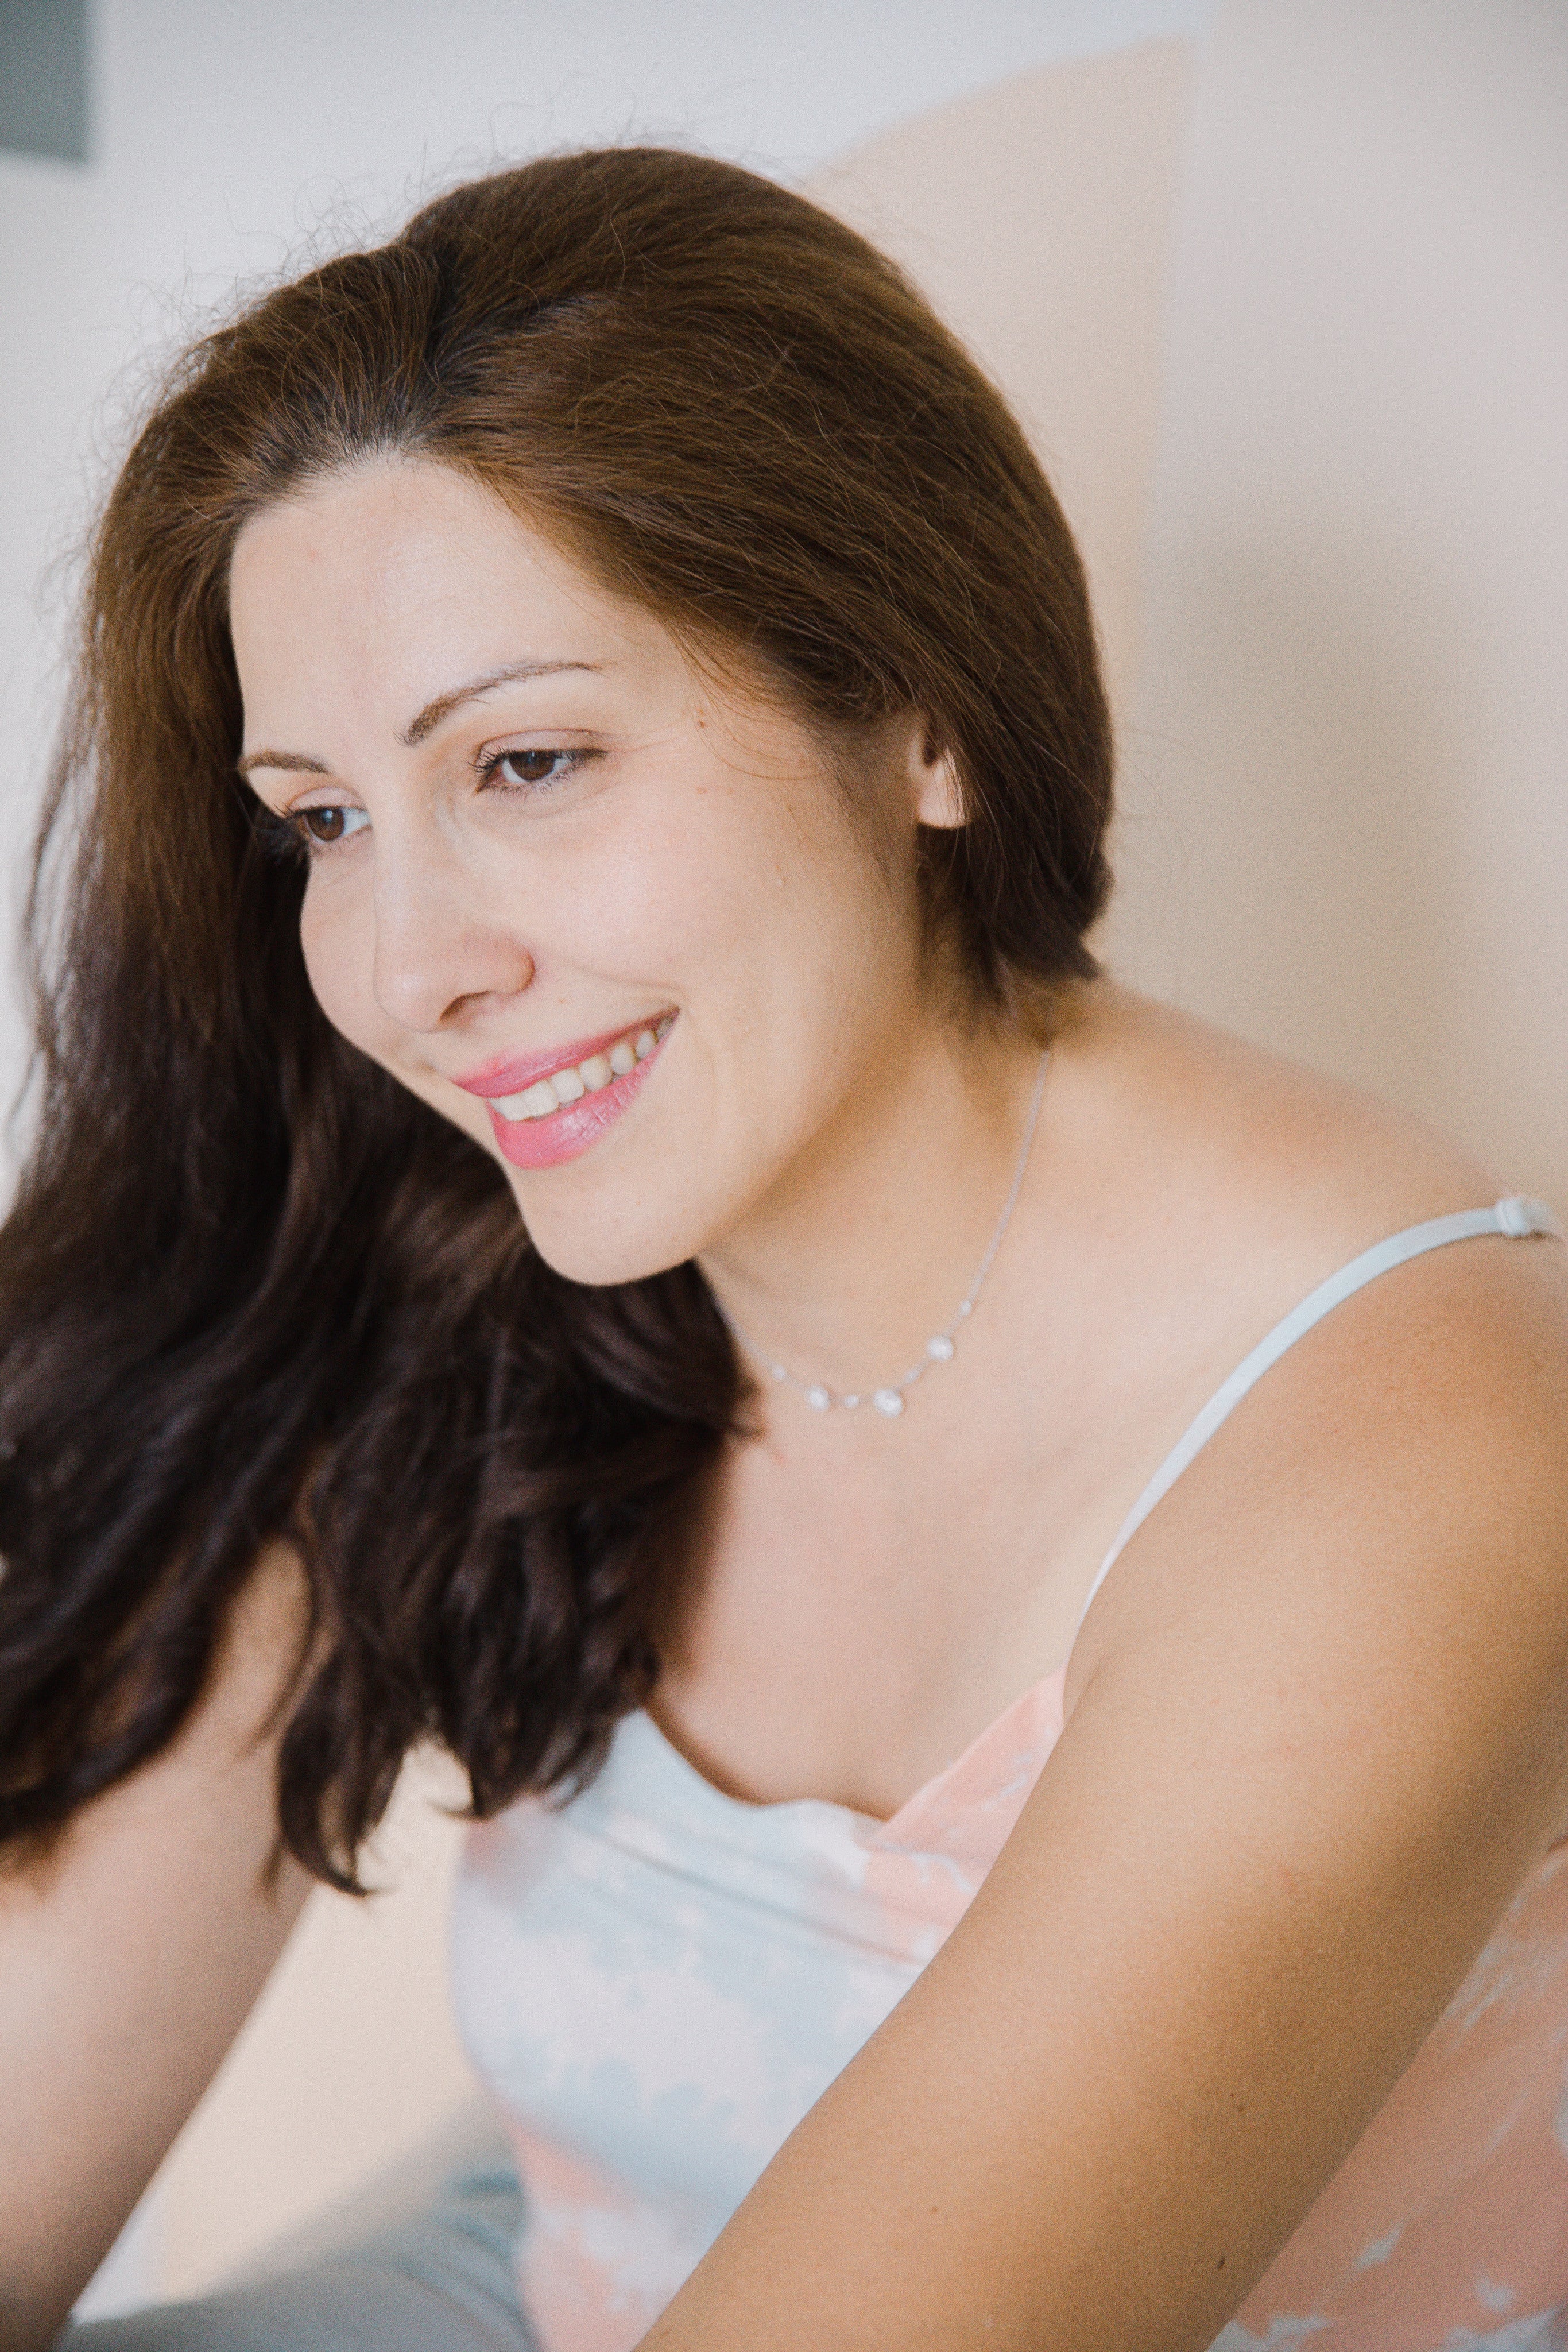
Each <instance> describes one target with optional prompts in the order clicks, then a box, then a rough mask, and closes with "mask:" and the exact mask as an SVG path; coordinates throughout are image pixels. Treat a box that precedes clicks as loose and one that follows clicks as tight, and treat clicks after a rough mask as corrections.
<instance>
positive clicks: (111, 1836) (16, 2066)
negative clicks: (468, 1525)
mask: <svg viewBox="0 0 1568 2352" xmlns="http://www.w3.org/2000/svg"><path fill="white" fill-rule="evenodd" d="M303 1622H304V1617H303V1593H302V1579H301V1576H300V1574H299V1571H298V1563H297V1562H296V1561H295V1560H294V1559H293V1556H292V1554H290V1553H289V1552H287V1550H286V1549H284V1548H283V1547H281V1546H278V1547H276V1548H275V1549H274V1551H273V1552H272V1553H270V1554H268V1555H267V1556H264V1558H263V1559H262V1560H261V1561H260V1562H259V1563H258V1567H257V1570H256V1575H255V1576H254V1577H253V1579H252V1580H251V1581H250V1584H249V1586H248V1587H247V1590H246V1592H245V1594H244V1595H243V1597H242V1600H241V1601H240V1603H239V1605H238V1606H237V1608H236V1610H235V1615H234V1619H233V1621H232V1622H231V1625H230V1628H229V1633H228V1636H227V1640H226V1642H225V1650H224V1653H223V1655H222V1657H221V1658H220V1661H219V1664H218V1667H217V1670H216V1672H215V1674H214V1678H213V1681H212V1684H211V1685H210V1687H209V1690H208V1692H207V1695H206V1696H205V1698H204V1701H203V1702H202V1704H201V1705H200V1706H199V1707H198V1708H197V1710H196V1713H195V1715H194V1716H193V1718H192V1720H191V1722H190V1723H189V1724H188V1726H187V1727H186V1728H185V1730H184V1732H183V1734H182V1735H181V1737H180V1738H179V1739H178V1740H177V1741H176V1742H175V1744H174V1746H173V1747H172V1748H170V1749H168V1750H167V1751H166V1752H165V1753H164V1754H163V1755H162V1756H160V1757H158V1758H157V1759H154V1761H153V1762H152V1763H151V1764H149V1765H146V1766H144V1767H143V1768H142V1769H141V1771H139V1772H138V1773H136V1774H135V1775H134V1776H133V1777H132V1778H131V1779H130V1780H126V1781H124V1782H122V1783H121V1784H120V1785H119V1786H117V1787H115V1788H113V1789H111V1790H109V1791H108V1792H107V1794H105V1795H104V1796H102V1797H100V1798H99V1799H98V1800H97V1801H95V1802H94V1803H93V1804H91V1805H89V1806H88V1807H87V1808H86V1809H85V1810H84V1811H83V1812H81V1813H80V1814H79V1815H78V1817H77V1818H76V1820H75V1821H73V1822H71V1823H70V1824H69V1825H68V1829H67V1830H66V1831H65V1832H64V1833H63V1835H62V1837H61V1839H60V1841H59V1843H58V1844H57V1846H56V1847H55V1848H53V1849H52V1850H51V1851H50V1853H48V1855H47V1857H46V1858H45V1860H44V1861H43V1862H42V1863H40V1864H30V1865H20V1864H15V1863H13V1864H10V1865H9V1866H8V1867H7V1869H6V1870H5V1873H4V1874H0V1980H3V1982H4V1986H5V1998H4V2001H3V2002H0V2082H4V2084H5V2097H4V2100H3V2101H0V2336H3V2337H4V2340H5V2342H6V2343H7V2344H14V2345H16V2346H17V2347H22V2346H26V2345H33V2344H37V2345H40V2346H41V2345H44V2344H47V2343H50V2342H52V2341H53V2338H54V2336H55V2333H56V2330H57V2328H58V2326H59V2325H60V2323H61V2321H62V2320H63V2319H64V2317H65V2315H66V2312H67V2310H68V2307H69V2305H70V2303H71V2302H72V2300H73V2299H74V2297H75V2295H76V2294H77V2293H78V2291H79V2289H80V2288H81V2286H82V2285H83V2284H85V2283H86V2280H87V2278H88V2277H89V2275H90V2273H91V2272H92V2271H93V2270H94V2269H95V2268H96V2266H97V2264H98V2263H99V2260H100V2259H101V2257H102V2255H103V2253H104V2252H106V2251H107V2249H108V2247H109V2245H110V2242H111V2241H112V2239H113V2238H114V2236H115V2234H116V2232H117V2231H118V2230H119V2228H120V2224H121V2222H122V2221H124V2219H125V2217H126V2215H127V2213H128V2212H129V2211H130V2210H131V2206H132V2205H133V2204H134V2202H135V2200H136V2199H137V2197H138V2196H139V2195H140V2193H141V2189H142V2188H143V2186H144V2185H145V2183H146V2181H147V2180H148V2179H149V2178H150V2177H151V2175H152V2172H153V2170H154V2169H155V2168H156V2167H157V2165H158V2163H159V2161H160V2159H161V2158H162V2155H163V2153H164V2151H165V2149H166V2148H167V2147H168V2146H169V2144H170V2142H171V2141H172V2138H173V2137H174V2135H175V2133H176V2132H177V2131H178V2130H179V2128H180V2126H181V2125H182V2124H183V2121H184V2119H185V2117H186V2116H187V2115H188V2114H189V2112H190V2110H191V2109H192V2107H193V2105H195V2102H196V2100H197V2099H198V2098H199V2097H200V2095H201V2094H202V2092H203V2090H204V2088H205V2086H206V2084H207V2082H208V2081H209V2079H210V2078H211V2076H212V2074H213V2073H214V2069H215V2068H216V2066H217V2064H218V2062H219V2061H220V2059H221V2058H222V2057H223V2054H224V2053H225V2050H226V2049H227V2047H228V2045H229V2042H231V2041H232V2040H233V2038H234V2035H235V2032H236V2031H237V2030H238V2028H239V2026H240V2024H241V2023H242V2021H243V2020H244V2018H245V2016H246V2012H247V2011H248V2010H249V2008H250V2006H251V2003H252V2002H253V2001H254V2000H255V1998H256V1993H257V1992H258V1991H259V1990H260V1988H261V1986H262V1984H263V1983H264V1982H265V1980H266V1978H267V1972H268V1970H269V1969H270V1968H271V1966H272V1963H273V1961H274V1959H275V1958H277V1953H278V1951H279V1949H280V1948H281V1947H282V1944H283V1942H284V1939H285V1937H287V1933H288V1930H289V1928H290V1927H291V1926H292V1925H293V1922H294V1920H295V1918H296V1916H298V1910H299V1906H300V1905H301V1904H302V1902H303V1901H304V1898H305V1895H306V1892H307V1890H308V1879H307V1877H306V1874H305V1873H304V1872H303V1871H302V1870H300V1869H299V1868H298V1865H297V1864H293V1863H292V1862H285V1863H284V1864H282V1865H281V1866H275V1860H276V1849H277V1805H276V1798H275V1790H274V1778H275V1770H276V1762H277V1729H278V1727H277V1723H276V1722H275V1720H274V1719H273V1718H274V1714H275V1708H276V1703H277V1698H278V1696H279V1693H280V1689H281V1687H282V1685H283V1683H284V1680H285V1678H286V1677H287V1674H288V1671H289V1669H290V1667H291V1665H292V1663H293V1660H294V1657H295V1655H296V1654H297V1648H298V1639H299V1634H300V1632H301V1630H302V1626H303Z"/></svg>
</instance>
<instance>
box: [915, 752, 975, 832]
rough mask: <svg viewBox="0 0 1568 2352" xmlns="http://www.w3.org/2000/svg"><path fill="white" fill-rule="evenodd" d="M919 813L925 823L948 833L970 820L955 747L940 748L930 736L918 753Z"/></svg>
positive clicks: (917, 797) (917, 791) (917, 795)
mask: <svg viewBox="0 0 1568 2352" xmlns="http://www.w3.org/2000/svg"><path fill="white" fill-rule="evenodd" d="M915 817H916V819H917V820H918V822H919V823H920V824H928V825H932V826H934V827H936V829H937V830H938V831H941V832H944V833H953V832H956V830H957V828H958V827H959V826H960V825H961V824H966V823H967V814H966V812H965V808H964V795H963V792H962V790H961V788H960V786H959V782H958V770H957V764H956V761H955V760H954V758H953V754H952V753H951V751H944V750H938V749H937V748H936V744H935V743H934V741H933V740H932V739H931V738H930V737H929V736H928V737H927V738H926V740H925V742H924V743H923V744H922V746H921V748H920V752H919V757H918V763H917V767H916V773H915Z"/></svg>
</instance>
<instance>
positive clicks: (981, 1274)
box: [719, 1045, 1051, 1421]
mask: <svg viewBox="0 0 1568 2352" xmlns="http://www.w3.org/2000/svg"><path fill="white" fill-rule="evenodd" d="M1050 1064H1051V1048H1050V1046H1049V1045H1048V1046H1047V1047H1046V1049H1045V1051H1044V1053H1043V1054H1042V1055H1040V1076H1038V1077H1037V1078H1036V1080H1035V1082H1034V1099H1033V1101H1032V1102H1031V1103H1030V1109H1029V1124H1028V1126H1027V1127H1026V1128H1025V1129H1024V1132H1023V1144H1022V1147H1021V1149H1020V1150H1019V1160H1018V1166H1017V1167H1016V1168H1015V1169H1014V1170H1013V1181H1012V1183H1011V1185H1010V1186H1009V1190H1008V1197H1007V1199H1006V1200H1005V1201H1004V1202H1003V1203H1002V1213H1001V1215H1000V1216H999V1217H998V1219H997V1229H996V1232H995V1233H994V1234H992V1235H991V1238H990V1240H989V1242H988V1244H987V1247H986V1255H985V1256H984V1257H983V1258H982V1259H981V1260H980V1263H979V1265H977V1267H976V1269H975V1278H974V1280H973V1281H972V1282H971V1283H970V1285H969V1287H968V1289H967V1291H966V1292H965V1293H964V1296H963V1297H962V1298H961V1299H960V1301H959V1302H958V1311H957V1313H956V1315H955V1316H954V1318H953V1320H952V1321H951V1322H950V1323H948V1324H946V1325H945V1326H944V1327H943V1328H942V1329H941V1330H940V1331H937V1332H936V1333H935V1334H934V1335H933V1337H932V1338H931V1339H927V1341H926V1342H925V1355H924V1356H923V1357H922V1358H921V1360H920V1361H919V1363H917V1364H911V1366H910V1368H909V1370H907V1371H906V1372H905V1373H904V1376H903V1378H902V1379H901V1380H896V1381H887V1382H886V1383H885V1385H884V1386H883V1387H882V1388H879V1389H873V1390H872V1391H871V1396H870V1399H869V1402H871V1403H872V1404H873V1406H874V1407H875V1409H876V1411H877V1412H880V1413H882V1414H883V1416H884V1417H885V1418H886V1419H887V1420H888V1421H896V1420H897V1419H898V1416H899V1414H900V1413H901V1412H903V1411H904V1398H905V1397H906V1396H907V1395H908V1393H909V1391H910V1390H911V1389H912V1388H913V1387H914V1386H915V1381H919V1380H924V1379H925V1375H926V1373H927V1372H928V1371H929V1370H931V1367H932V1365H933V1364H950V1363H951V1362H952V1360H953V1356H954V1351H955V1346H956V1340H957V1337H958V1333H959V1331H960V1330H961V1328H963V1326H964V1324H965V1323H966V1322H967V1319H968V1318H969V1317H970V1316H971V1315H972V1314H973V1313H974V1311H975V1307H976V1303H977V1300H978V1298H979V1296H980V1293H981V1291H982V1290H983V1289H984V1288H985V1285H986V1276H987V1275H988V1274H989V1272H990V1270H991V1267H992V1266H993V1265H994V1264H995V1263H996V1255H997V1252H998V1250H999V1249H1000V1247H1001V1245H1002V1236H1003V1234H1005V1233H1006V1232H1007V1229H1008V1227H1009V1224H1010V1223H1012V1213H1013V1211H1014V1210H1015V1209H1016V1208H1017V1207H1018V1199H1019V1192H1021V1191H1022V1190H1023V1178H1024V1170H1025V1169H1026V1168H1027V1167H1028V1166H1029V1154H1030V1145H1031V1144H1032V1143H1033V1141H1034V1130H1035V1129H1036V1127H1037V1126H1038V1125H1039V1123H1040V1103H1041V1101H1042V1100H1043V1099H1044V1096H1045V1074H1046V1071H1047V1069H1048V1068H1049V1066H1050ZM719 1312H720V1313H721V1314H722V1315H723V1317H724V1319H725V1321H726V1322H727V1324H728V1325H729V1328H730V1329H731V1330H732V1331H733V1332H734V1334H735V1336H736V1338H737V1339H738V1340H739V1341H740V1342H741V1344H742V1346H743V1347H745V1348H747V1349H750V1351H751V1353H752V1354H753V1355H754V1356H756V1357H757V1358H758V1360H760V1361H761V1362H762V1363H764V1364H766V1365H767V1367H768V1371H769V1373H770V1374H771V1376H772V1378H773V1379H774V1380H776V1381H779V1384H780V1386H782V1387H785V1388H791V1389H799V1390H800V1394H801V1395H802V1396H803V1397H804V1398H805V1400H806V1402H807V1403H808V1404H809V1405H810V1408H811V1411H812V1412H832V1411H833V1410H834V1409H835V1408H836V1407H838V1406H842V1407H843V1408H844V1409H845V1410H846V1411H847V1412H853V1411H854V1410H855V1409H856V1407H857V1406H860V1405H862V1404H864V1403H866V1402H868V1400H867V1399H866V1398H865V1397H864V1396H862V1395H861V1394H860V1393H859V1392H858V1391H852V1392H850V1393H849V1394H847V1395H844V1396H841V1395H840V1394H839V1392H838V1391H837V1390H836V1389H831V1388H829V1387H828V1385H827V1383H826V1381H803V1380H801V1379H800V1377H799V1376H798V1375H797V1374H796V1373H794V1372H792V1371H791V1370H789V1366H788V1365H787V1364H781V1363H779V1361H778V1360H777V1358H776V1357H773V1356H770V1355H769V1354H768V1351H767V1349H765V1348H759V1347H758V1344H757V1342H756V1340H755V1339H752V1338H751V1336H750V1335H749V1333H748V1332H746V1331H743V1330H742V1328H741V1327H740V1325H739V1324H738V1323H737V1321H736V1319H735V1318H734V1316H733V1315H732V1314H731V1313H730V1311H729V1309H728V1308H727V1307H720V1309H719Z"/></svg>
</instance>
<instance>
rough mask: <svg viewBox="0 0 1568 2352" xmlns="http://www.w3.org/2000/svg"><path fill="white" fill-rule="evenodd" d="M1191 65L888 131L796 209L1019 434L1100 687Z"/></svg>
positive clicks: (1144, 485)
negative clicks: (1065, 545)
mask: <svg viewBox="0 0 1568 2352" xmlns="http://www.w3.org/2000/svg"><path fill="white" fill-rule="evenodd" d="M1191 70H1192V67H1191V51H1190V47H1189V45H1188V43H1186V41H1183V40H1160V41H1145V42H1140V43H1139V44H1137V46H1136V47H1132V48H1126V49H1120V50H1114V51H1113V52H1112V53H1111V54H1109V55H1108V56H1104V57H1095V58H1074V59H1072V60H1071V61H1070V62H1068V63H1066V64H1062V65H1057V66H1048V67H1045V68H1041V69H1040V71H1038V72H1035V73H1029V74H1021V75H1019V77H1018V78H1017V79H1014V80H1011V81H1007V82H1003V83H1001V84H999V85H998V87H997V88H995V89H988V90H984V91H982V92H981V93H980V94H979V96H977V97H974V98H967V99H963V100H958V101H957V102H956V103H955V104H954V105H952V106H948V107H944V108H942V109H940V110H938V111H936V112H934V113H931V114H925V115H922V116H921V117H920V118H919V119H918V120H917V121H913V122H907V123H903V124H901V125H900V126H899V127H898V129H896V130H894V131H888V132H886V133H884V135H883V137H881V138H880V139H877V140H874V141H873V142H871V143H869V144H868V145H866V146H864V147H862V148H860V149H859V150H857V152H855V153H854V154H852V155H851V156H848V157H846V158H845V160H844V162H843V163H841V164H840V165H837V166H835V167H834V168H833V169H832V170H831V171H830V172H826V173H821V174H819V175H818V177H817V178H816V180H815V181H814V182H813V183H812V194H815V195H816V196H818V197H819V198H820V199H821V201H822V202H824V203H826V204H829V205H831V206H832V207H833V209H834V210H835V211H837V212H838V213H840V214H841V215H842V217H843V218H845V219H846V220H849V221H851V222H852V223H853V225H854V226H856V227H857V228H860V229H862V230H863V231H864V232H865V234H866V235H867V236H871V237H872V238H873V239H874V241H875V242H876V243H877V244H879V245H880V246H882V247H883V248H884V249H885V250H886V251H888V252H890V253H892V254H894V256H895V257H896V258H897V259H898V260H899V261H901V262H902V263H903V264H904V267H905V268H907V269H908V270H909V272H910V274H911V276H912V277H914V278H915V280H916V281H917V283H918V284H919V285H920V286H921V288H922V289H923V290H924V291H925V293H926V295H927V296H928V297H929V298H930V299H931V300H932V301H933V302H934V303H935V305H936V309H937V310H939V311H940V312H941V314H942V316H943V317H944V318H945V319H946V320H947V322H948V324H949V325H950V326H952V327H953V328H954V329H955V330H956V332H957V333H958V334H960V335H961V336H962V337H963V339H964V341H966V342H967V344H968V345H969V347H970V349H971V350H972V351H973V352H976V354H977V356H978V358H979V359H980V360H981V362H982V363H983V364H984V365H985V366H986V368H987V369H988V372H989V373H990V374H991V375H992V377H993V378H994V379H995V381H996V382H997V383H998V384H999V385H1000V386H1001V388H1002V390H1003V391H1004V392H1005V393H1006V394H1007V395H1008V397H1009V400H1010V401H1011V402H1012V404H1013V405H1014V407H1015V408H1016V409H1017V410H1018V412H1019V415H1020V416H1021V418H1022V420H1023V422H1024V423H1025V425H1027V426H1028V428H1029V430H1030V435H1031V436H1032V438H1033V440H1034V444H1035V446H1036V448H1037V450H1038V451H1039V453H1040V457H1041V460H1042V461H1043V463H1044V465H1045V467H1046V469H1047V471H1048V472H1049V474H1050V476H1051V481H1052V484H1053V486H1054V487H1055V488H1056V489H1057V491H1058V492H1059V494H1060V496H1061V501H1062V504H1063V506H1064V507H1065V509H1066V510H1067V514H1068V518H1069V520H1070V521H1071V524H1072V527H1073V529H1074V530H1075V531H1076V533H1077V535H1078V539H1079V542H1080V544H1081V546H1082V549H1083V552H1084V559H1085V562H1086V563H1087V565H1088V569H1089V574H1090V579H1091V582H1092V587H1093V592H1094V600H1095V605H1096V609H1097V611H1098V614H1099V619H1100V629H1101V635H1102V638H1103V643H1104V647H1105V654H1106V660H1107V666H1108V668H1109V671H1110V675H1111V679H1112V686H1113V694H1114V695H1115V697H1116V698H1117V699H1118V701H1120V700H1122V699H1123V698H1124V697H1125V695H1126V693H1127V691H1128V689H1129V688H1131V685H1132V681H1133V678H1134V674H1135V671H1136V668H1137V662H1138V650H1139V604H1140V597H1141V590H1142V571H1143V554H1144V541H1145V531H1146V527H1147V519H1148V516H1147V509H1148V502H1149V495H1150V489H1151V485H1152V480H1153V474H1154V466H1155V446H1156V440H1157V434H1158V427H1159V416H1160V352H1161V341H1162V330H1163V324H1164V299H1165V286H1166V269H1167V264H1168V259H1169V255H1170V249H1171V244H1172V228H1173V220H1174V215H1175V211H1176V199H1177V191H1178V184H1179V175H1180V169H1181V154H1182V146H1183V134H1184V126H1185V122H1186V112H1187V100H1188V87H1189V81H1190V78H1191Z"/></svg>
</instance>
